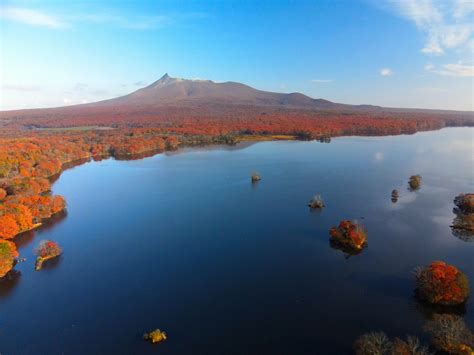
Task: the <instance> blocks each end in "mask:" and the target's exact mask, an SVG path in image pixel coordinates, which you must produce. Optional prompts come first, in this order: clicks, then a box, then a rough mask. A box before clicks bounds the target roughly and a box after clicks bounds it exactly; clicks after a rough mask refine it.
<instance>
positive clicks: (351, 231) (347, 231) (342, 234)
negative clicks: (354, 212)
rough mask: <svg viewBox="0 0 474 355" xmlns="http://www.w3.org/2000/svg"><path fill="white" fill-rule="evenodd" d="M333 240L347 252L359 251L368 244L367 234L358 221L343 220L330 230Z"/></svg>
mask: <svg viewBox="0 0 474 355" xmlns="http://www.w3.org/2000/svg"><path fill="white" fill-rule="evenodd" d="M329 235H330V236H331V239H330V240H331V242H332V243H333V244H335V245H336V246H337V245H339V246H340V247H341V249H343V250H344V251H347V252H351V251H353V252H358V251H360V250H362V249H363V248H364V247H365V246H367V235H366V233H365V231H364V228H362V226H360V225H359V224H358V223H357V222H351V221H348V220H343V221H341V222H340V223H339V226H337V227H332V228H331V229H330V230H329Z"/></svg>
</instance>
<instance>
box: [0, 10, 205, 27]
mask: <svg viewBox="0 0 474 355" xmlns="http://www.w3.org/2000/svg"><path fill="white" fill-rule="evenodd" d="M0 17H1V18H3V19H5V20H9V21H14V22H18V23H23V24H26V25H31V26H42V27H47V28H50V29H61V28H68V27H72V26H73V25H76V24H78V23H88V24H97V25H111V26H115V27H119V28H123V29H129V30H152V29H159V28H163V27H167V26H170V25H174V24H178V23H181V22H185V21H190V20H194V19H198V20H199V19H204V18H207V17H209V15H208V14H206V13H183V14H170V15H167V14H153V13H151V14H120V13H113V12H112V11H111V12H97V13H80V12H79V13H75V14H74V15H72V14H64V13H63V14H61V15H60V14H56V15H52V14H50V13H46V12H44V11H41V10H38V9H32V8H22V7H11V6H0Z"/></svg>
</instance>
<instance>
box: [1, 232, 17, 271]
mask: <svg viewBox="0 0 474 355" xmlns="http://www.w3.org/2000/svg"><path fill="white" fill-rule="evenodd" d="M16 257H18V252H17V250H16V246H15V244H14V243H12V242H10V241H8V240H3V239H0V277H3V276H5V275H6V274H7V273H8V272H9V271H10V270H11V269H12V268H13V265H14V263H15V258H16Z"/></svg>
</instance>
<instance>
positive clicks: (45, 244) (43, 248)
mask: <svg viewBox="0 0 474 355" xmlns="http://www.w3.org/2000/svg"><path fill="white" fill-rule="evenodd" d="M61 253H62V249H61V248H60V247H59V245H58V244H57V243H55V242H53V241H51V240H42V241H41V242H40V244H39V246H38V248H36V249H35V254H36V255H37V256H39V257H41V258H51V257H54V256H58V255H61Z"/></svg>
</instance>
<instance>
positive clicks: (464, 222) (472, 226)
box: [451, 213, 474, 242]
mask: <svg viewBox="0 0 474 355" xmlns="http://www.w3.org/2000/svg"><path fill="white" fill-rule="evenodd" d="M451 229H452V232H453V235H454V236H455V237H456V238H459V239H461V240H463V241H465V242H474V214H473V213H470V214H464V213H457V214H456V216H455V217H454V219H453V223H452V225H451Z"/></svg>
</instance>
